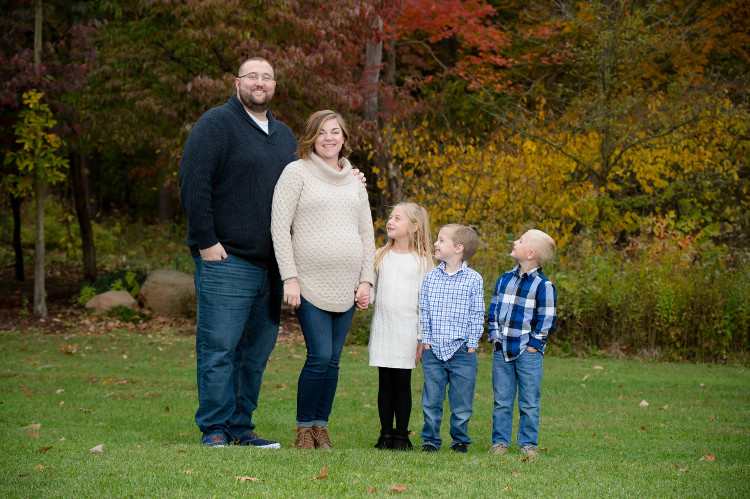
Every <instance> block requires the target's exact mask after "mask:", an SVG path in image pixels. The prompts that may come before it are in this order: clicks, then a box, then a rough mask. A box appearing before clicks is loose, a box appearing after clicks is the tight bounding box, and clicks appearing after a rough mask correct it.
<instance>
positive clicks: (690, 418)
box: [0, 325, 750, 498]
mask: <svg viewBox="0 0 750 499" xmlns="http://www.w3.org/2000/svg"><path fill="white" fill-rule="evenodd" d="M84 329H85V328H84ZM90 329H92V330H93V331H94V332H88V331H80V332H78V333H75V332H71V333H69V334H66V335H61V334H42V333H40V332H35V331H26V332H23V333H22V332H14V331H11V332H4V333H2V334H0V389H1V390H2V391H1V393H0V431H1V432H2V437H3V445H2V448H1V449H0V469H1V470H2V471H1V472H0V491H2V493H3V494H2V495H3V496H5V497H31V496H34V497H52V496H66V497H80V496H88V497H91V496H148V497H155V496H185V497H208V496H216V497H223V496H229V495H249V494H252V495H259V496H266V497H275V496H296V497H307V496H318V497H326V496H339V495H347V496H365V495H371V494H373V493H374V495H384V494H388V492H389V489H390V488H391V487H392V486H394V485H401V486H403V487H405V488H407V489H408V490H405V491H403V492H402V494H403V495H415V496H428V495H429V496H454V497H455V496H461V497H491V496H499V495H503V496H508V497H513V496H523V497H529V496H542V497H570V496H586V497H595V496H608V497H609V496H647V497H689V496H692V497H706V496H718V497H736V498H740V497H750V370H748V369H747V368H745V367H742V366H721V365H694V364H665V363H652V362H641V361H638V360H621V361H615V360H611V359H607V358H589V359H576V358H559V357H557V358H556V357H552V356H547V358H546V359H545V366H544V367H545V373H544V381H543V387H542V419H541V431H540V449H541V452H540V455H539V457H537V458H535V459H532V460H527V461H524V460H522V457H521V455H520V454H519V452H518V449H517V447H512V448H511V452H510V453H509V454H508V455H506V456H494V455H490V454H488V452H487V451H488V449H489V447H490V431H491V423H490V421H491V411H492V384H491V377H490V373H491V363H492V357H491V354H490V353H489V352H488V351H481V352H480V354H479V355H480V357H479V379H478V382H477V392H476V397H475V402H474V411H475V412H474V416H473V418H472V420H471V423H470V425H469V431H470V434H471V436H472V438H473V439H474V443H473V444H472V445H471V447H470V449H469V453H468V454H454V453H453V452H451V451H450V450H449V449H448V446H449V445H450V437H449V435H448V428H447V419H448V413H447V412H446V414H445V416H444V424H443V435H442V436H443V440H444V445H443V448H442V449H441V451H440V452H439V453H435V454H432V453H430V454H425V453H422V452H405V453H394V452H388V451H377V450H375V449H373V448H372V446H373V445H374V443H375V441H376V439H377V435H378V431H379V423H378V417H377V403H376V393H377V370H376V369H374V368H370V367H368V365H367V349H366V348H364V347H346V348H345V351H344V356H343V360H342V366H341V379H340V382H339V388H338V393H337V396H336V401H335V403H334V410H333V414H332V416H331V422H330V426H329V428H330V430H331V436H332V440H333V445H334V449H333V450H330V451H325V452H323V451H307V452H305V451H299V450H296V449H293V448H292V442H293V440H294V431H293V430H294V427H295V425H294V415H295V406H296V380H297V375H298V373H299V371H300V368H301V366H302V363H303V362H304V345H301V344H299V345H294V344H292V345H289V344H280V345H278V346H277V348H276V350H275V351H274V352H273V354H272V358H271V361H270V362H269V364H268V368H267V370H266V376H265V381H264V383H263V389H262V391H261V401H260V408H259V410H258V411H257V412H256V414H255V421H256V424H257V425H258V428H257V431H258V433H259V434H261V435H262V436H266V437H269V438H273V439H275V440H279V441H280V442H281V444H282V449H281V450H280V451H274V450H266V451H263V450H256V449H248V448H240V447H233V446H232V447H227V448H224V449H206V448H203V447H202V446H201V445H200V444H199V439H200V434H199V432H198V429H197V427H196V426H195V423H194V421H193V416H194V413H195V409H196V404H197V395H196V389H195V354H194V338H193V337H192V336H186V335H178V334H175V333H174V331H173V330H171V329H170V328H169V327H167V326H165V327H163V328H157V327H150V328H148V329H145V330H140V331H138V330H135V331H134V330H126V329H115V330H114V332H106V333H96V331H97V327H96V326H95V325H93V326H92V327H91V328H90ZM552 341H554V339H553V340H552ZM412 379H413V387H414V408H413V410H412V422H411V429H412V431H413V432H415V434H414V435H412V442H413V443H414V444H415V446H419V444H421V440H420V438H419V431H420V429H421V424H422V412H421V406H420V402H419V401H420V396H421V386H422V372H421V367H420V369H418V370H416V371H414V376H413V378H412ZM643 400H645V401H646V402H647V403H648V406H645V407H642V406H641V401H643ZM36 425H40V426H36ZM514 438H515V432H514ZM99 444H104V447H103V452H101V453H91V452H90V449H91V448H93V447H95V446H97V445H99ZM703 456H709V457H708V458H703ZM324 469H325V471H326V473H327V476H326V477H321V478H317V479H316V477H319V476H320V475H321V474H323V470H324ZM237 477H251V478H253V479H257V481H255V480H246V481H242V480H238V479H237Z"/></svg>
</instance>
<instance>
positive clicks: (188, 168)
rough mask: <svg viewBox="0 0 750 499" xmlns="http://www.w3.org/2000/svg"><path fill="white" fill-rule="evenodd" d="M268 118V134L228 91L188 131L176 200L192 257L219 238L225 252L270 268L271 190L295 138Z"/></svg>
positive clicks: (290, 156)
mask: <svg viewBox="0 0 750 499" xmlns="http://www.w3.org/2000/svg"><path fill="white" fill-rule="evenodd" d="M267 116H268V135H266V133H265V132H264V131H263V130H261V129H260V127H258V125H257V124H256V123H255V122H254V121H253V120H252V118H251V117H250V116H249V115H248V113H247V111H246V110H245V108H244V107H243V106H242V103H241V102H240V101H239V99H238V98H237V95H232V97H230V98H229V101H228V102H227V103H226V104H224V105H223V106H219V107H216V108H214V109H211V110H210V111H207V112H206V113H205V114H204V115H203V116H201V118H200V119H199V120H198V122H197V123H196V124H195V126H194V127H193V129H192V130H191V132H190V136H189V137H188V139H187V142H186V143H185V150H184V152H183V153H182V161H181V162H180V200H181V202H182V207H183V209H184V210H185V213H187V218H188V233H187V245H188V246H189V247H190V251H191V253H192V254H193V256H198V255H199V252H198V250H199V249H206V248H210V247H211V246H213V245H215V244H216V243H219V242H220V243H221V244H222V246H224V250H225V251H226V252H227V253H228V254H231V255H236V256H239V257H241V258H244V259H246V260H248V261H250V262H252V263H254V264H256V265H259V266H261V267H264V268H268V267H270V266H273V267H275V265H276V262H275V257H274V253H273V243H272V241H271V203H272V201H273V190H274V187H275V186H276V181H278V179H279V176H280V175H281V172H282V171H283V170H284V167H286V165H288V164H289V163H291V162H292V161H294V160H295V159H297V158H296V156H295V151H296V149H297V139H296V138H295V137H294V134H293V133H292V131H291V130H290V129H289V127H288V126H286V125H285V124H284V123H282V122H280V121H277V120H275V119H274V118H273V117H272V116H271V113H270V112H268V113H267Z"/></svg>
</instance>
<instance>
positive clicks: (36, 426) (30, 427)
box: [23, 423, 42, 430]
mask: <svg viewBox="0 0 750 499" xmlns="http://www.w3.org/2000/svg"><path fill="white" fill-rule="evenodd" d="M41 427H42V425H41V424H39V423H33V424H30V425H26V426H24V427H23V429H24V430H38V429H39V428H41Z"/></svg>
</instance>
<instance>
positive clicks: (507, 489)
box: [502, 485, 510, 492]
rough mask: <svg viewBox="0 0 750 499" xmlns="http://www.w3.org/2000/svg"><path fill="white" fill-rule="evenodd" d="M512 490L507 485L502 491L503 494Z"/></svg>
mask: <svg viewBox="0 0 750 499" xmlns="http://www.w3.org/2000/svg"><path fill="white" fill-rule="evenodd" d="M509 490H510V485H505V488H504V489H503V490H502V492H508V491H509Z"/></svg>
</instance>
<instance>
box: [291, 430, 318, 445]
mask: <svg viewBox="0 0 750 499" xmlns="http://www.w3.org/2000/svg"><path fill="white" fill-rule="evenodd" d="M294 446H295V447H297V448H298V449H314V448H315V437H314V436H313V429H312V428H311V427H309V426H300V425H297V438H296V439H295V440H294Z"/></svg>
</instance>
